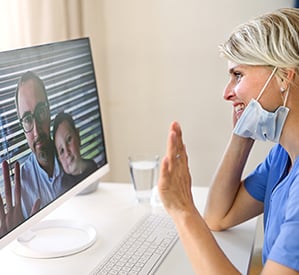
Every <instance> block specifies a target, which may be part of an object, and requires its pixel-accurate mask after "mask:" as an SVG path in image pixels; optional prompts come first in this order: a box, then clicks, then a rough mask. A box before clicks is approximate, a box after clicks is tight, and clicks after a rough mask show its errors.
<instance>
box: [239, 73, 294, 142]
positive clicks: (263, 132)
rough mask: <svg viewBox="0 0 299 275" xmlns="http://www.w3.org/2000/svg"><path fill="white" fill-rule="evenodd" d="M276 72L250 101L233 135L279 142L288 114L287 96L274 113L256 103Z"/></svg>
mask: <svg viewBox="0 0 299 275" xmlns="http://www.w3.org/2000/svg"><path fill="white" fill-rule="evenodd" d="M276 70H277V68H274V70H273V72H272V74H271V75H270V77H269V78H268V80H267V82H266V83H265V85H264V87H263V88H262V90H261V92H260V94H259V96H258V97H257V99H256V100H255V99H251V101H250V102H249V104H248V106H247V107H246V109H245V110H244V112H243V114H242V115H241V117H240V118H239V120H238V121H237V123H236V126H235V128H234V130H233V133H234V134H236V135H238V136H241V137H245V138H252V139H255V140H262V141H266V140H269V141H273V142H275V143H278V142H279V139H280V135H281V132H282V129H283V126H284V123H285V120H286V118H287V115H288V112H289V108H287V107H286V106H285V104H286V100H287V96H288V94H287V95H286V97H285V100H284V103H283V106H280V107H279V108H278V109H277V110H276V111H275V112H268V111H266V110H265V109H263V107H262V106H261V105H260V103H259V102H258V100H259V98H260V97H261V95H262V94H263V92H264V90H265V89H266V87H267V86H268V84H269V82H270V80H271V79H272V77H273V75H274V74H275V72H276ZM287 93H288V90H287Z"/></svg>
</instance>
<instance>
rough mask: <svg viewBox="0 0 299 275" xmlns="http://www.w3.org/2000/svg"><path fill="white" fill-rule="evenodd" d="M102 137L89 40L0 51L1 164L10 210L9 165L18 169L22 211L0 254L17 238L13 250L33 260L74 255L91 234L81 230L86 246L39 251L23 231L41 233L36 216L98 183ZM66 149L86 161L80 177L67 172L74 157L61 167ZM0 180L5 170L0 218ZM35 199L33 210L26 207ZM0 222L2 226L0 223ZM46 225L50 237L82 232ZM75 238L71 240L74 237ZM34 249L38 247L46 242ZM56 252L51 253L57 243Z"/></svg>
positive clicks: (103, 164) (103, 158) (104, 167)
mask: <svg viewBox="0 0 299 275" xmlns="http://www.w3.org/2000/svg"><path fill="white" fill-rule="evenodd" d="M28 83H29V84H28ZM30 83H31V84H30ZM32 83H34V84H32ZM30 85H31V86H30ZM32 86H33V87H34V89H37V90H38V92H36V94H34V95H32V93H31V92H28V91H27V90H28V89H29V90H30V89H31V88H32ZM22 89H23V90H22ZM26 89H27V90H26ZM17 90H18V93H17V94H18V97H17V98H16V91H17ZM41 90H43V91H45V94H43V93H41V92H40V91H41ZM32 100H33V102H34V103H32ZM17 107H18V108H17ZM55 119H56V120H55ZM67 119H68V120H67ZM71 121H73V124H74V125H73V126H72V125H71V124H72V123H71ZM54 124H55V125H54ZM63 126H65V127H66V128H63ZM74 126H75V127H74ZM74 128H76V130H75V129H74ZM54 132H55V135H56V137H55V136H54ZM47 134H49V136H48V137H47ZM38 136H39V138H38ZM104 136H105V135H104V128H103V123H102V114H101V108H100V100H99V93H98V89H97V83H96V77H95V71H94V65H93V59H92V52H91V45H90V40H89V38H80V39H74V40H68V41H61V42H56V43H50V44H45V45H39V46H33V47H26V48H21V49H14V50H10V51H5V52H1V53H0V162H1V163H3V162H5V163H7V164H8V168H9V177H10V180H11V183H12V196H11V197H12V205H16V204H17V202H18V198H17V197H15V196H14V189H15V182H14V178H15V177H14V176H15V167H16V166H15V165H16V163H19V164H20V170H21V182H20V184H21V213H22V217H21V218H20V219H19V220H18V222H17V223H15V224H14V225H13V227H12V228H10V229H9V230H4V231H3V232H2V233H1V236H0V248H2V247H4V246H5V245H7V244H8V243H9V242H11V241H13V240H16V239H18V240H19V241H18V242H17V243H18V245H17V247H18V246H19V245H20V244H21V247H23V248H24V250H22V249H23V248H20V247H19V248H18V249H17V251H19V252H20V254H24V255H25V254H26V253H27V252H28V256H33V257H57V256H64V255H66V254H71V253H75V252H77V251H80V250H81V249H84V248H86V247H87V246H89V245H91V244H92V243H93V242H94V239H95V232H94V231H92V228H89V227H87V231H86V232H87V234H88V237H87V242H84V243H83V244H81V245H80V248H79V247H78V248H77V247H71V248H70V250H67V248H66V250H63V251H56V252H57V253H56V252H55V251H52V252H50V253H48V252H47V251H46V252H45V253H44V252H42V251H41V250H39V249H40V248H37V249H36V248H35V247H34V245H35V244H34V245H33V247H31V245H30V242H31V241H32V240H33V241H32V242H33V243H34V242H35V241H37V242H39V239H38V238H37V237H36V236H35V235H31V234H29V235H26V234H24V233H25V232H30V231H28V230H29V229H32V228H38V230H36V231H35V232H34V234H37V233H39V231H42V229H44V228H45V227H44V226H41V227H39V226H40V223H39V222H40V220H41V219H42V218H44V217H45V216H46V215H48V214H49V213H50V212H51V211H53V210H54V209H56V208H57V207H58V206H59V205H61V204H62V203H64V202H65V201H66V200H67V199H69V198H71V197H73V196H74V195H76V194H78V193H81V194H82V193H83V192H84V191H86V190H87V188H89V187H90V186H91V185H92V184H97V183H99V180H100V178H101V177H103V176H104V175H105V174H106V173H108V171H109V165H108V159H107V153H106V145H105V138H104ZM54 141H55V142H54ZM68 145H72V146H73V147H76V146H77V147H78V146H79V155H81V164H83V163H85V164H84V165H82V166H81V169H82V171H78V167H79V166H78V167H77V168H76V166H73V167H72V165H73V164H72V161H74V159H78V154H77V156H76V154H73V155H72V154H70V155H71V157H72V158H69V159H71V161H70V160H68V161H69V162H68V163H67V158H68V157H69V156H67V153H69V152H66V151H67V150H71V149H68V148H67V146H68ZM73 149H74V148H73ZM74 150H75V149H74ZM77 151H78V149H77ZM45 152H46V153H45ZM77 153H78V152H77ZM43 154H44V155H43ZM49 159H50V161H49ZM83 160H84V161H83ZM76 169H77V170H76ZM86 169H87V170H86ZM84 171H85V173H81V172H84ZM4 174H5V171H4V169H0V194H1V197H2V200H3V205H4V210H5V212H6V213H7V211H9V209H7V208H11V207H9V205H10V204H9V205H8V203H7V202H8V200H9V197H8V198H7V197H6V196H8V195H7V193H5V188H4V178H5V175H4ZM72 174H75V175H72ZM78 174H80V175H78ZM36 189H37V190H36ZM37 198H38V199H39V202H40V204H37V205H39V206H38V207H36V206H35V207H33V204H34V203H35V202H37ZM0 208H1V207H0ZM32 209H34V211H33V212H32V213H31V211H30V210H32ZM10 210H11V209H10ZM0 211H1V209H0ZM78 218H80V217H78ZM2 219H3V217H2ZM1 222H2V223H3V224H4V223H5V222H4V219H3V220H2V221H1ZM3 224H2V225H3ZM45 224H46V228H48V229H49V228H50V229H53V228H55V230H54V231H53V235H59V234H60V233H58V231H57V228H58V229H61V228H66V229H70V228H72V229H75V230H78V231H80V233H79V234H81V233H82V232H81V231H82V230H84V228H83V227H82V228H81V225H79V223H74V224H73V225H69V224H67V225H65V224H64V222H61V221H59V222H58V223H56V224H55V226H53V224H47V223H45ZM64 226H65V227H64ZM2 229H3V227H2ZM33 231H34V230H33ZM47 234H48V235H49V232H47ZM50 235H51V233H50ZM67 235H68V236H70V235H72V234H68V233H67ZM20 236H23V237H22V238H19V237H20ZM74 237H75V238H77V236H76V233H75V235H74ZM59 240H60V241H61V238H60V239H59ZM68 241H69V240H68ZM69 242H70V243H72V241H69ZM41 246H42V247H44V248H45V244H43V243H42V244H41ZM62 246H63V247H64V245H62ZM55 247H57V248H58V244H57V245H56V246H55ZM34 249H36V251H33V250H34ZM51 249H52V248H51ZM30 251H31V252H30ZM30 253H31V254H30Z"/></svg>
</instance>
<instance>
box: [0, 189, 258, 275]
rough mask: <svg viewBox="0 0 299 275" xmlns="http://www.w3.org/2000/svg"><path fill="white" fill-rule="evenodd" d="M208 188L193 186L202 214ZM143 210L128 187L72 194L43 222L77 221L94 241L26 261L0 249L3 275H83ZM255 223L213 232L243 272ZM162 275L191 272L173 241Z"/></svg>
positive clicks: (145, 208) (250, 222) (246, 263)
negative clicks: (69, 252) (90, 231)
mask: <svg viewBox="0 0 299 275" xmlns="http://www.w3.org/2000/svg"><path fill="white" fill-rule="evenodd" d="M207 192H208V188H205V187H194V188H193V193H194V200H195V202H196V205H197V207H198V209H199V210H200V211H201V212H202V210H203V208H204V205H205V200H206V196H207ZM149 211H152V209H151V208H150V207H149V206H146V205H139V204H137V203H136V201H135V197H134V190H133V187H132V185H131V184H117V183H100V184H99V186H98V190H97V191H96V192H94V193H92V194H89V195H84V196H76V197H74V198H72V199H70V200H69V201H68V202H67V203H65V204H63V205H62V206H61V207H59V208H58V209H56V210H55V211H54V212H53V213H51V214H50V215H49V216H48V217H47V219H57V218H59V219H63V218H64V219H65V218H67V219H76V220H78V219H80V221H81V222H84V223H87V224H92V225H93V226H94V227H95V228H96V231H97V241H96V242H95V244H93V245H92V246H91V247H90V248H88V249H86V250H85V251H83V252H80V253H78V254H75V255H72V256H67V257H62V258H55V259H31V258H25V257H21V256H18V255H16V254H15V253H14V252H12V250H11V247H10V246H7V247H5V248H4V249H2V251H0V262H1V270H5V271H6V272H7V273H8V274H30V275H34V274H43V275H47V274H51V275H52V274H56V275H58V274H63V275H67V274H72V275H75V274H78V275H83V274H89V272H90V271H91V270H92V269H93V268H94V267H95V266H96V264H97V263H98V262H99V261H100V260H101V259H103V258H104V257H105V255H106V254H107V253H109V251H111V250H112V249H113V247H114V246H116V245H117V244H118V242H119V241H120V240H121V239H122V238H123V237H124V236H125V235H126V234H127V232H128V231H129V230H130V228H132V227H133V225H134V224H135V223H136V222H137V220H138V219H139V218H140V217H141V216H143V215H144V214H145V213H147V212H149ZM255 228H256V219H253V220H251V221H248V222H246V223H244V224H242V225H239V226H236V227H234V228H232V229H230V230H228V231H225V232H216V233H214V236H215V237H216V239H217V241H218V243H219V245H220V247H221V248H222V249H223V250H224V251H225V253H226V255H227V256H228V257H229V258H230V260H231V261H232V262H233V264H234V265H235V266H236V267H237V268H238V269H239V270H240V271H241V272H242V274H247V270H248V266H249V264H250V258H251V252H252V249H253V245H254V238H255ZM156 274H158V275H162V274H172V275H175V274H184V275H187V274H194V273H193V272H192V269H191V265H190V263H189V262H188V259H187V256H186V255H185V252H184V250H183V248H182V245H181V242H180V241H178V242H177V243H176V244H175V246H174V248H173V249H172V251H171V252H170V254H169V255H168V256H167V258H166V259H165V260H164V262H163V263H162V265H161V266H160V267H159V270H158V272H157V273H156Z"/></svg>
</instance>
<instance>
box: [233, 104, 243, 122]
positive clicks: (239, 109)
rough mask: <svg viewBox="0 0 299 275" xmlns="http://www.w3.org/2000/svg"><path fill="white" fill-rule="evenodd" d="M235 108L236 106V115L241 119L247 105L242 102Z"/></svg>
mask: <svg viewBox="0 0 299 275" xmlns="http://www.w3.org/2000/svg"><path fill="white" fill-rule="evenodd" d="M234 108H235V113H236V117H237V118H238V119H239V118H240V116H241V115H242V113H243V111H244V109H245V105H244V104H243V103H241V104H238V105H236V106H235V107H234Z"/></svg>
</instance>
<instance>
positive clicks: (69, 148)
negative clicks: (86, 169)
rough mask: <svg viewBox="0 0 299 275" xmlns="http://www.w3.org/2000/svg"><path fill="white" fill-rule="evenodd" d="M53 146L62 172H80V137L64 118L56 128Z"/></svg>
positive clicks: (72, 173)
mask: <svg viewBox="0 0 299 275" xmlns="http://www.w3.org/2000/svg"><path fill="white" fill-rule="evenodd" d="M55 146H56V150H57V152H58V159H59V161H60V163H61V165H62V167H63V170H64V172H65V173H67V174H71V175H78V174H80V173H81V171H80V160H81V155H80V137H79V134H78V132H77V131H75V130H74V129H73V128H72V127H71V126H70V125H69V123H68V122H67V121H66V120H65V121H63V122H62V123H60V124H59V126H58V128H57V131H56V133H55Z"/></svg>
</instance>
